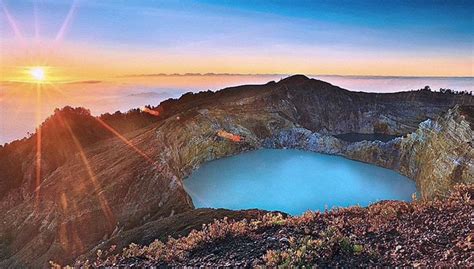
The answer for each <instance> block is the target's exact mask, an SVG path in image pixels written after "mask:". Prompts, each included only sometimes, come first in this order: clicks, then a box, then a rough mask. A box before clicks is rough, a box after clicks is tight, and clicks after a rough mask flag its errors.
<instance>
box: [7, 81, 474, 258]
mask: <svg viewBox="0 0 474 269" xmlns="http://www.w3.org/2000/svg"><path fill="white" fill-rule="evenodd" d="M456 104H464V105H468V106H472V105H474V97H472V96H461V95H451V94H441V93H433V92H425V91H417V92H401V93H393V94H378V93H375V94H373V93H358V92H351V91H348V90H344V89H341V88H339V87H337V86H333V85H331V84H329V83H326V82H323V81H318V80H314V79H309V78H307V77H302V76H295V77H290V78H288V79H287V80H282V81H280V82H273V83H267V84H263V85H245V86H238V87H231V88H226V89H223V90H221V91H218V92H216V93H213V92H209V91H208V92H201V93H197V94H193V93H187V94H184V95H183V96H181V97H180V98H179V99H177V100H176V99H169V100H166V101H164V102H162V103H161V104H160V105H159V106H157V107H152V108H150V109H152V110H154V111H156V112H157V113H158V116H156V115H151V114H149V113H147V112H145V111H140V110H133V111H132V112H131V113H130V114H122V113H118V114H108V115H102V116H101V117H92V116H90V114H89V115H87V113H86V114H84V115H82V114H81V113H82V112H81V111H77V112H78V113H79V114H81V115H82V116H84V117H86V118H87V119H89V120H88V121H85V122H89V124H91V125H90V126H93V127H90V126H87V125H84V126H81V125H80V124H81V123H85V122H83V121H82V120H74V121H73V122H68V119H66V122H68V123H69V124H70V125H73V123H75V124H78V125H77V126H76V127H74V128H72V129H74V130H78V135H79V131H83V132H86V133H88V132H91V131H93V134H94V135H95V136H93V138H92V139H91V141H92V142H90V143H89V142H87V141H89V140H88V139H86V138H87V137H86V135H84V137H82V136H83V135H80V136H81V137H80V138H78V139H74V138H73V137H74V135H75V133H74V132H76V131H74V132H72V133H71V132H69V131H68V128H67V127H62V125H58V126H59V127H55V128H53V129H52V131H51V132H52V133H56V131H58V130H61V132H60V133H63V134H64V135H63V136H60V137H56V138H51V137H48V136H44V134H47V133H48V131H47V129H44V130H43V132H42V134H43V139H44V141H47V142H45V146H44V147H43V151H44V154H43V158H42V160H41V162H42V167H43V168H44V170H43V174H42V178H41V179H42V180H41V181H40V182H39V188H38V185H37V184H35V182H36V178H35V177H34V175H35V173H34V168H35V165H34V162H35V154H34V152H35V146H34V145H31V144H33V142H34V141H35V137H34V136H32V137H30V138H28V139H26V140H24V141H18V142H15V143H14V144H13V146H12V145H7V147H4V148H2V149H0V160H2V162H1V163H2V164H3V165H4V167H0V179H2V180H0V190H2V192H3V194H5V195H4V196H3V198H2V199H1V200H0V212H1V214H2V216H4V222H3V223H0V234H3V235H10V236H8V238H10V239H9V240H6V241H5V242H9V243H8V244H6V245H2V246H0V260H2V261H0V266H27V267H35V264H36V263H38V264H41V265H44V264H46V263H47V262H48V261H49V260H51V259H53V260H55V261H59V262H70V261H71V260H72V259H74V258H75V257H77V256H78V255H80V254H83V253H85V252H87V251H88V250H90V249H91V248H93V247H94V246H96V245H97V244H98V243H99V242H101V241H103V240H106V239H107V238H110V237H113V236H116V235H117V234H120V233H122V232H124V231H128V230H131V229H134V228H137V227H141V226H143V225H145V224H146V223H149V222H151V221H155V220H159V219H163V218H167V217H169V216H172V215H175V214H178V213H183V212H190V211H191V212H192V210H193V204H192V201H191V199H190V197H189V195H187V193H186V191H185V190H184V188H183V186H182V184H181V181H182V180H183V179H184V178H185V177H186V175H189V173H191V171H193V170H194V169H196V168H197V167H199V165H201V164H202V163H203V162H206V161H210V160H213V159H217V158H220V157H225V156H229V155H234V154H238V153H240V152H243V151H247V150H253V149H258V148H261V147H265V146H266V145H270V144H271V145H274V144H272V143H273V142H275V141H280V142H282V143H280V144H278V147H287V146H292V145H293V144H288V142H289V141H294V142H295V143H296V144H295V145H299V143H303V142H304V143H306V142H305V141H313V142H314V143H313V142H312V144H311V143H309V144H308V143H306V144H304V146H305V147H307V148H306V149H307V150H315V151H319V152H325V153H330V154H342V155H343V156H346V157H349V158H355V159H358V160H361V161H366V162H369V163H375V164H377V165H381V166H384V167H388V168H391V169H398V168H397V167H395V166H392V165H394V164H397V160H398V158H399V156H402V155H403V154H404V153H406V152H405V151H403V150H402V151H400V147H399V144H397V143H398V142H397V143H394V142H391V144H390V142H387V143H382V144H380V143H359V144H345V143H344V142H342V141H340V140H338V139H336V138H334V137H332V135H336V134H341V133H349V132H356V133H374V132H377V133H384V134H390V135H406V134H408V133H412V132H415V131H417V130H418V129H419V124H420V123H421V122H423V121H425V120H427V119H432V120H436V119H437V118H439V117H440V116H441V115H442V114H445V113H447V112H448V110H449V109H450V108H452V107H454V106H455V105H456ZM456 111H458V109H457V110H456ZM73 112H74V110H73ZM74 113H75V112H74ZM456 113H457V114H456ZM458 114H459V112H453V113H451V114H449V115H453V117H452V119H451V118H446V126H453V128H446V129H445V130H446V131H447V132H448V134H447V135H446V137H451V132H452V130H456V128H457V127H462V128H464V129H463V130H464V131H463V132H465V136H469V134H471V136H472V129H470V128H468V127H466V124H465V123H464V122H465V117H464V116H462V117H461V116H457V115H458ZM65 118H67V117H65ZM53 120H56V118H55V117H54V116H53ZM101 122H102V123H101ZM103 123H105V124H106V125H107V126H109V127H110V128H111V129H109V128H107V127H104V125H103ZM64 126H66V125H64ZM45 128H46V127H45ZM56 129H58V130H56ZM83 129H84V130H83ZM89 129H90V130H89ZM96 129H97V130H96ZM220 130H225V131H226V132H228V133H231V134H234V135H238V136H241V137H243V141H242V142H239V143H235V142H232V141H229V140H228V139H225V138H222V137H219V136H218V135H217V134H218V131H220ZM94 132H97V133H94ZM73 134H74V135H73ZM294 134H298V136H294ZM301 134H303V135H301ZM285 137H286V138H291V139H292V140H291V139H290V140H288V139H286V138H285ZM439 137H440V139H443V137H444V136H439ZM283 138H285V139H286V140H285V139H283ZM306 138H311V139H310V140H305V139H306ZM48 139H50V140H49V142H48ZM281 139H283V140H281ZM295 139H296V140H295ZM61 140H64V141H62V142H63V144H64V145H66V146H67V145H69V147H70V148H67V149H68V150H70V151H66V152H67V153H66V154H59V153H60V148H61V147H59V149H58V148H57V147H56V146H55V145H56V143H60V142H61ZM76 140H77V141H76ZM407 141H408V140H407ZM421 142H423V141H421ZM452 142H453V143H459V144H456V146H467V149H468V151H467V153H466V154H471V153H470V151H469V149H472V145H471V146H470V148H469V145H468V144H467V145H465V144H464V143H465V142H464V140H462V139H461V140H453V141H452ZM28 145H29V146H28ZM275 145H276V144H275ZM416 145H421V147H424V145H425V144H423V143H422V144H416ZM434 146H436V145H434ZM351 147H352V148H351ZM377 152H378V153H377ZM375 153H377V154H379V155H377V154H375ZM58 154H59V156H61V158H60V159H61V162H60V163H58V162H56V161H55V160H54V159H50V158H48V156H57V155H58ZM452 154H457V152H456V151H453V152H452ZM377 156H389V157H390V158H389V159H388V160H390V161H387V162H386V163H381V162H377V160H376V158H374V157H377ZM410 156H411V155H410ZM3 160H9V162H8V163H7V162H4V161H3ZM425 161H427V160H424V159H419V160H418V159H416V158H415V161H414V162H415V163H417V164H418V165H422V164H423V162H425ZM408 163H410V162H408ZM9 167H16V168H15V169H18V170H17V171H16V172H14V173H11V169H9ZM450 167H451V166H450ZM408 168H410V169H411V168H413V167H412V166H410V165H409V166H407V169H408ZM452 168H453V169H456V167H452ZM7 171H8V173H7ZM407 171H408V170H407ZM441 172H442V173H448V172H451V170H449V171H444V172H443V171H440V173H441ZM413 173H414V174H416V171H414V172H413ZM442 173H441V174H440V175H445V176H447V175H446V174H442ZM414 174H413V175H414ZM413 175H412V174H410V176H411V177H412V178H413ZM427 178H429V176H428V177H427ZM415 179H416V178H415ZM12 182H14V183H15V184H12ZM439 182H442V181H439ZM38 190H39V191H38ZM443 191H446V190H444V189H443ZM97 223H99V224H97ZM39 267H41V266H39Z"/></svg>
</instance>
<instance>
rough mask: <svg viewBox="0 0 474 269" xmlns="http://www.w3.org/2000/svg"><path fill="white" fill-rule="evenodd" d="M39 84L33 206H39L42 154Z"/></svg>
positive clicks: (37, 89) (38, 88) (39, 91)
mask: <svg viewBox="0 0 474 269" xmlns="http://www.w3.org/2000/svg"><path fill="white" fill-rule="evenodd" d="M41 104H42V103H41V84H39V83H38V84H36V126H37V130H36V166H35V167H36V171H35V184H36V193H35V195H36V199H35V205H36V206H35V208H38V206H39V199H40V185H41V157H42V156H41V154H42V151H41V150H42V149H41V146H42V143H41V142H42V141H41V139H42V132H41Z"/></svg>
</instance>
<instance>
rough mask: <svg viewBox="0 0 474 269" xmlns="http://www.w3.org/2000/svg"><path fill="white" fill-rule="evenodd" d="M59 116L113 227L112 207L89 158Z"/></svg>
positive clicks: (65, 121) (110, 227)
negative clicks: (103, 192)
mask: <svg viewBox="0 0 474 269" xmlns="http://www.w3.org/2000/svg"><path fill="white" fill-rule="evenodd" d="M59 118H60V119H61V122H62V123H63V124H64V126H65V127H66V129H67V130H68V133H69V134H70V135H71V137H72V140H73V142H74V144H75V146H76V148H77V150H78V151H79V156H80V158H81V161H82V163H83V164H84V167H85V168H86V171H87V174H88V176H89V179H90V180H91V182H92V184H93V186H94V189H95V191H96V194H97V196H98V197H97V198H98V199H99V203H100V206H101V208H102V212H103V213H104V216H105V218H106V219H107V222H108V225H109V229H113V228H114V227H115V216H114V214H113V212H112V209H111V208H110V206H109V203H108V201H107V199H106V198H105V197H104V196H103V194H102V192H101V190H102V187H101V186H100V183H99V181H98V180H97V177H96V176H95V174H94V171H93V170H92V167H91V165H90V163H89V160H88V159H87V156H86V154H85V152H84V149H83V147H82V145H81V143H80V141H79V140H78V139H77V137H76V135H75V134H74V132H73V131H72V129H71V127H70V126H69V123H68V122H67V120H65V119H63V118H62V117H61V116H59Z"/></svg>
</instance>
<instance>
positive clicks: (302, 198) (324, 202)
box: [184, 149, 416, 215]
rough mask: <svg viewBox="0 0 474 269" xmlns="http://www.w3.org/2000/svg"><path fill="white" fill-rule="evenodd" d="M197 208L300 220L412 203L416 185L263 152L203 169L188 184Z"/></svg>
mask: <svg viewBox="0 0 474 269" xmlns="http://www.w3.org/2000/svg"><path fill="white" fill-rule="evenodd" d="M184 185H185V188H186V190H187V191H188V193H189V194H190V196H191V198H192V199H193V202H194V205H195V206H196V207H197V208H202V207H211V208H227V209H252V208H259V209H266V210H279V211H283V212H286V213H289V214H292V215H300V214H302V213H303V212H305V211H307V210H320V211H323V210H324V209H326V208H328V209H330V208H332V207H336V206H338V207H346V206H351V205H361V206H367V205H369V204H371V203H373V202H376V201H379V200H404V201H410V200H411V195H412V194H413V193H414V192H416V186H415V182H414V181H412V180H410V179H409V178H407V177H404V176H402V175H400V174H398V173H396V172H394V171H391V170H389V169H385V168H381V167H377V166H374V165H369V164H365V163H362V162H357V161H352V160H348V159H345V158H343V157H339V156H331V155H324V154H319V153H313V152H306V151H300V150H289V149H287V150H278V149H261V150H257V151H252V152H248V153H243V154H240V155H237V156H233V157H228V158H223V159H219V160H215V161H211V162H208V163H205V164H204V165H202V166H201V167H200V168H199V169H197V170H196V171H194V172H193V173H192V174H191V176H190V177H189V178H187V179H186V180H185V181H184Z"/></svg>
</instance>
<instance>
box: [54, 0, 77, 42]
mask: <svg viewBox="0 0 474 269" xmlns="http://www.w3.org/2000/svg"><path fill="white" fill-rule="evenodd" d="M76 7H77V0H74V1H73V2H72V4H71V7H70V8H69V12H68V13H67V15H66V18H65V19H64V22H63V24H62V25H61V28H59V31H58V33H57V34H56V38H55V39H54V40H55V42H56V43H58V42H60V41H62V39H63V37H64V34H65V33H66V30H67V28H68V27H69V25H70V24H71V20H72V18H73V16H74V13H75V12H76Z"/></svg>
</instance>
